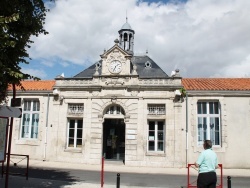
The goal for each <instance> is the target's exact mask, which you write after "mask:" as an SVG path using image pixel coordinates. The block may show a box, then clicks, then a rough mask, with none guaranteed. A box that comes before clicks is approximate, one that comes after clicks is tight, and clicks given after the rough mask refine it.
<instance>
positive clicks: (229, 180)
mask: <svg viewBox="0 0 250 188" xmlns="http://www.w3.org/2000/svg"><path fill="white" fill-rule="evenodd" d="M227 188H231V176H227Z"/></svg>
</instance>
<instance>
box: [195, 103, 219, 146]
mask: <svg viewBox="0 0 250 188" xmlns="http://www.w3.org/2000/svg"><path fill="white" fill-rule="evenodd" d="M197 114H198V127H197V128H198V130H197V131H198V145H202V144H203V141H204V140H211V141H212V143H213V145H220V142H221V140H220V138H221V135H220V134H221V130H220V129H221V125H220V107H219V102H198V103H197Z"/></svg>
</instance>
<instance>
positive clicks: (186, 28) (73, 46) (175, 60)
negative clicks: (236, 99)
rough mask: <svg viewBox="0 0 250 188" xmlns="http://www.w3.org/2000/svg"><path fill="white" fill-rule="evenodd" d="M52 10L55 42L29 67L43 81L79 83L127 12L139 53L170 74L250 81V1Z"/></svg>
mask: <svg viewBox="0 0 250 188" xmlns="http://www.w3.org/2000/svg"><path fill="white" fill-rule="evenodd" d="M47 3H50V2H49V1H47ZM47 5H48V6H50V5H49V4H47ZM50 7H51V10H50V12H49V13H48V14H47V18H46V23H45V26H44V27H45V29H46V30H47V31H48V32H49V35H46V36H44V35H39V36H38V37H33V38H32V40H34V44H32V47H31V48H30V49H29V50H28V52H29V54H30V57H31V58H32V61H30V64H29V65H22V70H23V71H24V72H26V73H29V74H32V75H34V76H37V77H40V78H41V79H45V80H48V79H54V78H55V77H56V76H57V75H60V74H62V73H64V75H65V77H72V76H74V75H76V74H77V73H79V72H81V71H82V70H84V69H85V68H87V67H89V66H90V65H92V64H93V63H95V62H97V61H98V60H100V55H101V54H102V53H103V51H104V49H106V50H107V49H109V48H111V47H112V46H113V45H114V40H115V39H116V38H118V30H119V29H120V28H121V27H122V25H123V24H124V23H125V21H126V12H127V17H128V22H129V24H130V25H131V26H132V28H133V29H134V30H135V44H134V52H135V54H136V55H144V54H145V52H146V51H147V50H148V56H149V57H151V58H152V59H153V60H154V61H155V62H156V63H157V64H158V65H159V66H160V67H161V68H162V69H163V70H164V71H165V72H166V73H167V74H170V73H171V71H172V70H175V69H176V68H178V69H179V70H180V74H181V75H182V76H183V77H249V76H250V43H249V41H250V35H249V31H250V15H249V14H250V13H249V7H250V1H245V0H237V1H235V0H217V1H215V0H164V1H152V0H147V1H146V0H143V1H142V0H140V1H138V0H126V1H124V0H116V1H113V0H102V1H98V2H97V1H93V0H84V1H82V0H57V1H55V4H54V5H53V6H50Z"/></svg>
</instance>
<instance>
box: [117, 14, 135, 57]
mask: <svg viewBox="0 0 250 188" xmlns="http://www.w3.org/2000/svg"><path fill="white" fill-rule="evenodd" d="M118 33H119V36H120V37H119V46H120V47H121V48H122V49H123V50H125V51H126V52H128V53H129V54H133V53H134V52H133V51H134V34H135V31H134V30H133V29H132V28H131V26H130V24H129V23H128V18H126V23H125V24H123V26H122V28H121V29H120V30H119V31H118Z"/></svg>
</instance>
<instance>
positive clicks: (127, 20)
mask: <svg viewBox="0 0 250 188" xmlns="http://www.w3.org/2000/svg"><path fill="white" fill-rule="evenodd" d="M126 23H128V12H127V10H126Z"/></svg>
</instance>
